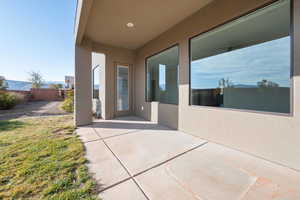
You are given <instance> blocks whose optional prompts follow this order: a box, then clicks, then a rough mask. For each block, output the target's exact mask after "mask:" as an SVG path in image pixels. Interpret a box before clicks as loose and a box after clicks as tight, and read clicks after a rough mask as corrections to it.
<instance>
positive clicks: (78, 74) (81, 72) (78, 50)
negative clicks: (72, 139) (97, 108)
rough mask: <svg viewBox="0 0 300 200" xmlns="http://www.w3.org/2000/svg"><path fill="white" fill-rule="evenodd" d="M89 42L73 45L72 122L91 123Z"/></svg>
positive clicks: (77, 123) (77, 124)
mask: <svg viewBox="0 0 300 200" xmlns="http://www.w3.org/2000/svg"><path fill="white" fill-rule="evenodd" d="M91 54H92V52H91V47H90V45H89V44H85V45H84V46H75V94H74V108H75V109H74V121H75V122H74V123H75V125H76V126H80V125H87V124H90V123H92V118H93V115H92V77H91V74H92V66H91V65H92V57H91Z"/></svg>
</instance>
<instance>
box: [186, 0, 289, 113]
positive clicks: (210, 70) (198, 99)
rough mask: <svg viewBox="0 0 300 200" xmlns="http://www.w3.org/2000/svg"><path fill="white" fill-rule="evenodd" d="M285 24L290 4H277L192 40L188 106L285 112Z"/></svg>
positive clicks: (286, 51)
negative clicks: (276, 16) (276, 18)
mask: <svg viewBox="0 0 300 200" xmlns="http://www.w3.org/2000/svg"><path fill="white" fill-rule="evenodd" d="M274 13H277V14H276V15H278V16H281V18H280V20H276V21H274V20H272V19H273V18H274ZM271 21H272V23H270V22H271ZM289 24H290V1H280V2H278V3H276V4H273V5H271V6H268V7H266V8H265V9H260V10H257V11H255V12H253V13H251V14H249V15H247V16H244V17H242V18H240V19H238V20H234V21H232V22H230V23H228V24H225V25H223V26H221V27H218V28H217V29H214V30H212V31H210V32H209V33H205V34H202V35H199V36H196V37H194V38H192V39H191V41H190V44H191V46H190V48H191V49H190V50H191V63H190V64H191V68H190V72H191V74H190V75H191V85H190V87H191V93H190V95H191V96H190V100H191V102H190V103H191V104H192V105H201V106H215V107H225V108H234V109H246V110H255V111H268V112H281V113H289V112H290V86H291V82H290V81H291V80H290V74H291V71H290V68H291V36H290V27H289ZM244 30H252V31H251V32H248V31H244ZM229 33H231V34H229ZM233 33H234V34H233ZM224 38H226V40H224Z"/></svg>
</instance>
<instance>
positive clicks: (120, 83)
mask: <svg viewBox="0 0 300 200" xmlns="http://www.w3.org/2000/svg"><path fill="white" fill-rule="evenodd" d="M128 110H129V67H128V66H121V65H118V66H117V111H128Z"/></svg>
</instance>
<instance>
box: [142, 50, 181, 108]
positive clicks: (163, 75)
mask: <svg viewBox="0 0 300 200" xmlns="http://www.w3.org/2000/svg"><path fill="white" fill-rule="evenodd" d="M146 72H147V74H146V79H147V80H146V83H147V86H146V87H147V88H146V100H147V101H149V102H151V101H158V102H161V103H166V104H178V85H177V84H178V83H177V76H178V74H177V72H178V46H175V47H172V48H169V49H167V50H165V51H163V52H161V53H159V54H157V55H154V56H152V57H150V58H148V59H147V60H146Z"/></svg>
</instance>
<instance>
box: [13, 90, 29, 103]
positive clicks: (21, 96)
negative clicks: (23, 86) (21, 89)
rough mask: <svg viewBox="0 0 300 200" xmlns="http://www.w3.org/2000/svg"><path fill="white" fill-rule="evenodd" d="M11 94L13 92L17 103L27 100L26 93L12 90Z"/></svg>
mask: <svg viewBox="0 0 300 200" xmlns="http://www.w3.org/2000/svg"><path fill="white" fill-rule="evenodd" d="M10 94H12V95H14V96H15V97H16V101H17V104H21V103H25V102H26V96H25V95H24V94H21V93H16V92H10Z"/></svg>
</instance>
